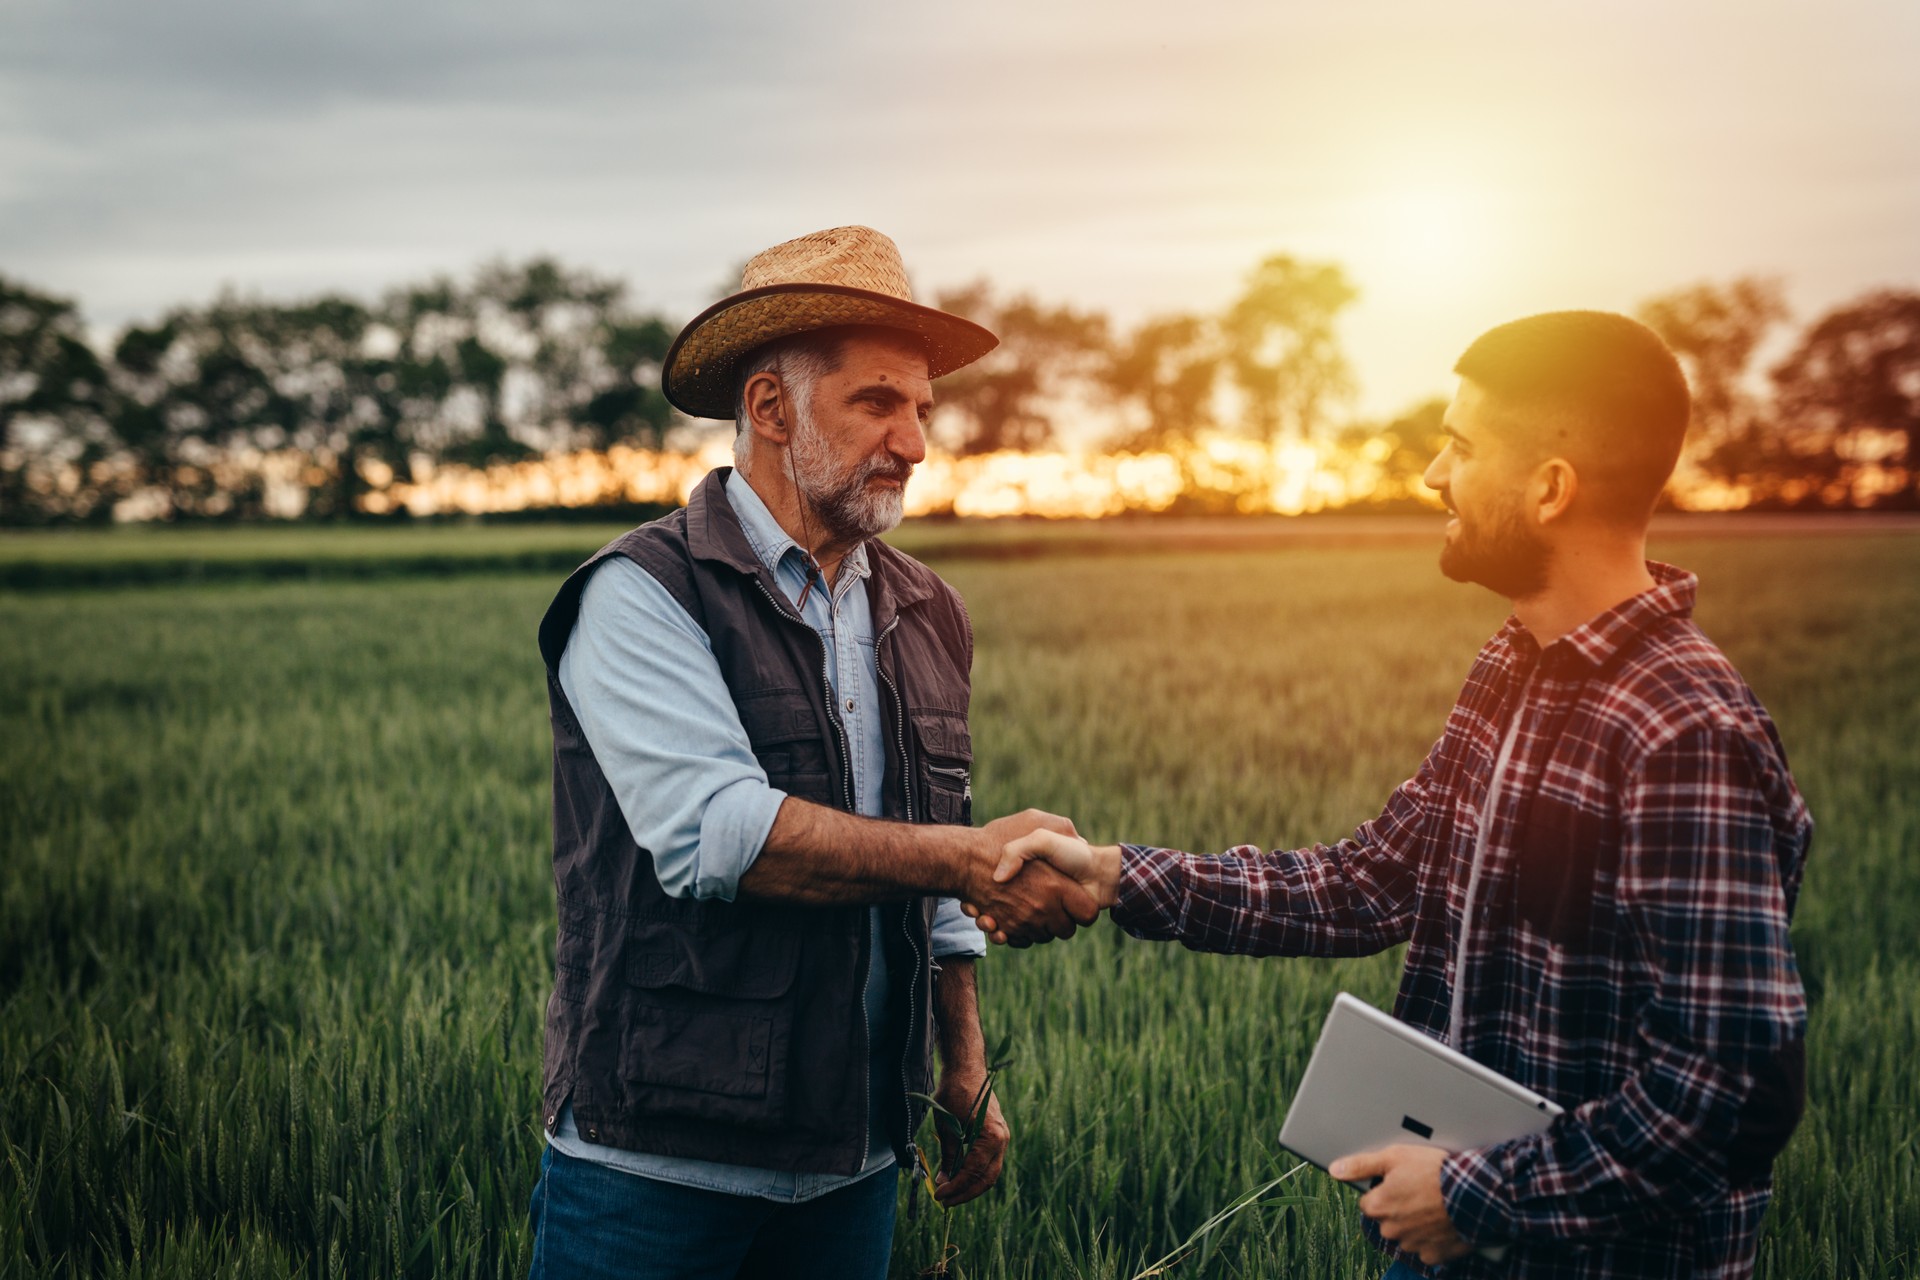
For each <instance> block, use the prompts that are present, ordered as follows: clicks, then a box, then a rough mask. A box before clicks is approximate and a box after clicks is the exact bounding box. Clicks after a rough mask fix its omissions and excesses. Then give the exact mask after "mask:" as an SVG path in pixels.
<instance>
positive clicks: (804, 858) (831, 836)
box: [740, 796, 1100, 945]
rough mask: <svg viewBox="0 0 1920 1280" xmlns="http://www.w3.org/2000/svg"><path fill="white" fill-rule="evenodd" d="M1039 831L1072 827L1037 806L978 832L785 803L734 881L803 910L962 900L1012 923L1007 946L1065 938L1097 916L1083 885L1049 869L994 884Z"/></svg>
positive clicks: (750, 891) (758, 894) (748, 891)
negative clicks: (1004, 861)
mask: <svg viewBox="0 0 1920 1280" xmlns="http://www.w3.org/2000/svg"><path fill="white" fill-rule="evenodd" d="M1041 827H1045V828H1048V829H1050V830H1056V831H1058V830H1064V831H1067V832H1071V831H1072V830H1073V824H1072V823H1071V822H1068V821H1067V820H1066V819H1065V818H1062V817H1059V816H1058V815H1055V814H1051V813H1043V812H1041V811H1040V810H1038V809H1028V810H1026V811H1025V812H1022V813H1017V814H1009V815H1008V816H1006V817H1004V818H996V819H994V820H993V821H992V822H989V823H988V824H987V825H986V826H985V827H981V828H977V829H976V828H974V827H953V826H941V825H937V824H926V825H918V824H916V825H909V824H907V823H904V822H886V821H882V820H880V819H877V818H861V817H857V816H855V815H853V814H850V813H842V812H840V811H839V810H838V809H828V808H825V807H823V806H821V805H817V804H809V803H808V802H807V801H805V800H796V799H794V798H793V797H792V796H788V797H787V798H786V799H785V800H784V801H782V802H781V805H780V812H779V813H778V814H776V815H775V817H774V822H773V829H772V830H771V831H769V832H768V833H767V838H766V840H765V841H764V842H763V844H762V845H761V849H760V854H759V856H758V857H757V858H755V859H754V861H753V865H752V866H750V867H748V868H747V871H746V874H744V875H742V876H741V877H740V892H741V893H743V894H745V895H746V896H748V897H752V898H772V899H775V900H778V901H782V902H796V903H800V904H802V905H806V906H835V905H841V904H860V903H876V902H887V901H891V900H897V899H901V898H910V897H921V896H928V895H932V896H938V897H950V898H963V899H965V900H967V901H969V902H973V903H976V904H978V905H980V906H981V907H982V908H985V909H990V910H992V911H993V912H995V913H996V914H998V915H999V916H1000V917H1001V918H1002V919H1003V921H1008V922H1012V929H1011V935H1010V937H1009V938H1008V939H1005V940H1011V941H1015V942H1016V943H1018V944H1020V945H1025V944H1026V943H1031V942H1040V941H1044V940H1045V939H1047V938H1070V937H1072V936H1073V931H1074V929H1075V928H1076V927H1077V926H1079V925H1083V924H1090V923H1092V922H1093V920H1094V919H1095V918H1096V917H1098V916H1099V914H1100V910H1099V908H1098V907H1096V906H1095V905H1094V903H1093V899H1092V898H1090V897H1088V896H1087V894H1086V892H1085V891H1084V890H1082V889H1081V888H1080V886H1078V885H1076V884H1074V883H1073V882H1072V881H1071V880H1068V879H1067V878H1066V877H1064V876H1062V875H1060V874H1059V873H1058V872H1056V871H1054V870H1053V869H1052V868H1051V867H1045V868H1039V869H1038V870H1037V872H1036V873H1035V874H1032V875H1029V876H1023V877H1022V878H1021V880H1020V882H1019V883H1017V884H1008V885H1003V884H996V883H994V880H993V868H994V865H995V863H996V862H998V860H999V857H1000V853H1001V850H1002V849H1003V848H1004V847H1005V846H1006V843H1007V842H1008V841H1009V840H1012V839H1015V838H1016V837H1018V836H1021V835H1024V834H1026V833H1027V832H1029V831H1033V830H1035V829H1037V828H1041Z"/></svg>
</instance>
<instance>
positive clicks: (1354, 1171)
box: [1327, 1147, 1392, 1182]
mask: <svg viewBox="0 0 1920 1280" xmlns="http://www.w3.org/2000/svg"><path fill="white" fill-rule="evenodd" d="M1387 1150H1388V1151H1391V1150H1392V1148H1391V1147H1389V1148H1388V1149H1387ZM1390 1163H1391V1162H1390V1161H1389V1160H1388V1159H1387V1151H1364V1152H1362V1153H1360V1154H1359V1155H1357V1156H1344V1157H1342V1158H1341V1159H1338V1160H1335V1161H1334V1162H1333V1163H1332V1164H1330V1165H1328V1166H1327V1172H1328V1173H1330V1174H1332V1175H1333V1176H1334V1177H1336V1178H1338V1179H1340V1181H1342V1182H1363V1181H1365V1180H1366V1179H1368V1178H1379V1177H1384V1176H1385V1174H1386V1172H1387V1169H1388V1167H1389V1165H1390Z"/></svg>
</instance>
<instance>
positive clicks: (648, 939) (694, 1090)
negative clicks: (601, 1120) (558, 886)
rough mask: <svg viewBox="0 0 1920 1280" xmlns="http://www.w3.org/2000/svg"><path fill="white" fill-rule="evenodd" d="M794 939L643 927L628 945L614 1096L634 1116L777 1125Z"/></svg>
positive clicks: (742, 930)
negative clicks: (617, 1091)
mask: <svg viewBox="0 0 1920 1280" xmlns="http://www.w3.org/2000/svg"><path fill="white" fill-rule="evenodd" d="M799 963H800V938H799V935H798V934H795V933H792V932H788V931H784V930H759V929H752V928H748V927H741V926H739V925H734V926H732V927H727V928H720V929H712V928H708V929H698V928H694V929H689V928H672V927H668V926H665V925H657V924H649V925H643V926H641V927H639V928H637V929H634V930H633V931H632V932H631V933H630V934H629V936H628V946H627V964H626V976H627V981H628V983H629V986H628V995H629V998H628V1000H627V1001H626V1004H625V1008H624V1010H623V1020H624V1026H623V1034H622V1036H621V1044H622V1048H621V1058H620V1073H621V1089H622V1093H623V1100H624V1106H625V1109H626V1110H627V1111H628V1112H629V1113H630V1114H632V1115H636V1116H659V1117H673V1118H676V1119H682V1120H696V1121H706V1122H712V1123H718V1124H725V1125H732V1126H740V1127H745V1128H753V1129H767V1128H778V1127H779V1126H780V1125H782V1124H784V1123H785V1122H786V1114H787V1093H788V1089H787V1084H788V1075H789V1070H788V1058H789V1056H790V1055H791V1052H792V1040H793V1017H794V1008H793V1005H794V998H795V997H794V993H793V987H794V980H795V976H796V972H797V970H798V966H799Z"/></svg>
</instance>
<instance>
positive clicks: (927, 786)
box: [911, 710, 973, 826]
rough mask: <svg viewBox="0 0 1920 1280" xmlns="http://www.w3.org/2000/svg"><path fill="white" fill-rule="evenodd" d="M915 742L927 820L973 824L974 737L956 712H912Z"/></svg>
mask: <svg viewBox="0 0 1920 1280" xmlns="http://www.w3.org/2000/svg"><path fill="white" fill-rule="evenodd" d="M911 719H912V720H913V736H914V740H915V741H916V742H918V743H919V745H920V768H919V770H918V776H919V779H920V786H921V787H922V789H923V793H924V794H925V796H926V803H925V806H924V807H925V812H926V817H927V818H928V819H929V820H930V821H933V822H942V823H949V824H955V825H961V826H964V825H967V824H969V823H971V822H972V821H973V736H972V735H971V734H970V733H968V732H967V718H966V717H965V716H964V715H961V714H960V713H959V712H956V711H927V710H915V711H913V712H912V713H911Z"/></svg>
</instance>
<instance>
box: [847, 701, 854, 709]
mask: <svg viewBox="0 0 1920 1280" xmlns="http://www.w3.org/2000/svg"><path fill="white" fill-rule="evenodd" d="M847 710H848V711H852V710H853V699H852V698H848V699H847Z"/></svg>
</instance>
